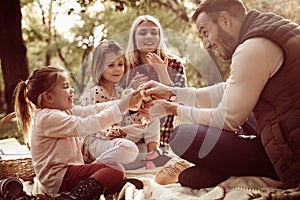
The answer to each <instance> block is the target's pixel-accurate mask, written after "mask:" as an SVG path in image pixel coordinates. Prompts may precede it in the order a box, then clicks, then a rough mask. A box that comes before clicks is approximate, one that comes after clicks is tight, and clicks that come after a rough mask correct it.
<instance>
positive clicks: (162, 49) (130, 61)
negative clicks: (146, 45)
mask: <svg viewBox="0 0 300 200" xmlns="http://www.w3.org/2000/svg"><path fill="white" fill-rule="evenodd" d="M145 21H146V22H147V21H149V22H152V23H153V24H154V25H155V26H157V28H158V29H159V38H160V39H159V44H158V47H157V50H156V54H157V55H158V56H159V57H161V58H163V57H166V54H167V53H166V52H167V45H166V41H165V37H164V34H163V29H162V27H161V25H160V23H159V21H158V19H156V18H155V17H152V16H150V15H141V16H138V17H137V18H136V19H135V20H134V22H133V23H132V25H131V28H130V34H129V40H128V46H127V51H126V54H125V56H126V61H127V65H128V66H130V67H131V66H133V65H134V64H136V63H137V62H138V60H139V57H138V56H139V54H138V49H137V46H136V41H135V34H136V29H137V28H138V26H139V25H140V24H141V23H142V22H145Z"/></svg>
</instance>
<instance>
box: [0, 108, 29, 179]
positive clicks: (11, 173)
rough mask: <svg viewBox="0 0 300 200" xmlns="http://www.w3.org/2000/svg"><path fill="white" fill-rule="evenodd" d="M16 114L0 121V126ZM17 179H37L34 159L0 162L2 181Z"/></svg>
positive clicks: (0, 177)
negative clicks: (33, 163)
mask: <svg viewBox="0 0 300 200" xmlns="http://www.w3.org/2000/svg"><path fill="white" fill-rule="evenodd" d="M14 117H16V113H15V112H12V113H10V114H8V115H6V116H5V117H3V118H2V119H0V126H1V125H2V124H4V123H6V122H9V121H10V120H12V119H13V118H14ZM9 177H17V178H20V179H22V180H23V181H32V182H33V178H34V177H35V173H34V170H33V167H32V158H16V159H13V160H0V180H1V179H5V178H9Z"/></svg>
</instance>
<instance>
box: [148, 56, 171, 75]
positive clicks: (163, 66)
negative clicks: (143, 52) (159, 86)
mask: <svg viewBox="0 0 300 200" xmlns="http://www.w3.org/2000/svg"><path fill="white" fill-rule="evenodd" d="M146 60H147V62H148V64H151V65H152V67H153V69H154V70H155V71H156V72H157V73H158V74H160V73H162V72H167V67H168V58H167V57H166V58H165V59H164V60H162V59H161V58H160V57H159V56H158V55H157V54H155V53H148V54H147V56H146Z"/></svg>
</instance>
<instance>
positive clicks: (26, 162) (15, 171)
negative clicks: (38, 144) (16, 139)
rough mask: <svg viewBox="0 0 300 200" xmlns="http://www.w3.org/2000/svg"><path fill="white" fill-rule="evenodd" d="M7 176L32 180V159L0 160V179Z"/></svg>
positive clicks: (33, 175) (33, 174)
mask: <svg viewBox="0 0 300 200" xmlns="http://www.w3.org/2000/svg"><path fill="white" fill-rule="evenodd" d="M9 177H17V178H20V179H22V180H23V181H31V182H33V178H34V177H35V173H34V170H33V167H32V159H31V158H19V159H14V160H0V180H1V179H5V178H9Z"/></svg>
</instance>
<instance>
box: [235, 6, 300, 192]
mask: <svg viewBox="0 0 300 200" xmlns="http://www.w3.org/2000/svg"><path fill="white" fill-rule="evenodd" d="M253 37H264V38H267V39H269V40H271V41H272V42H274V43H275V44H277V45H278V46H279V47H280V48H281V50H282V52H283V54H284V61H283V64H282V66H281V67H280V69H279V70H278V71H277V73H276V74H275V75H274V76H273V77H272V78H270V79H269V81H268V82H267V84H266V85H265V87H264V89H263V91H262V93H261V95H260V97H259V99H258V102H257V104H256V106H255V108H254V110H253V112H254V114H255V117H256V120H257V123H258V129H259V133H260V136H261V140H262V143H263V145H264V148H265V150H266V152H267V154H268V156H269V158H270V160H271V161H272V163H273V165H274V167H275V170H276V172H277V174H278V176H279V178H280V180H281V181H282V182H284V184H285V187H287V188H290V187H296V186H299V185H300V27H299V26H298V25H297V24H295V23H292V22H290V21H288V20H287V19H284V18H282V17H281V16H278V15H275V14H273V13H260V12H258V11H256V10H252V11H250V12H249V13H248V15H247V17H246V20H245V22H244V23H243V26H242V28H241V31H240V38H239V44H241V43H243V42H244V41H245V40H247V39H249V38H253ZM262 67H263V66H262ZM249 70H251V69H249ZM249 150H250V149H249Z"/></svg>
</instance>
